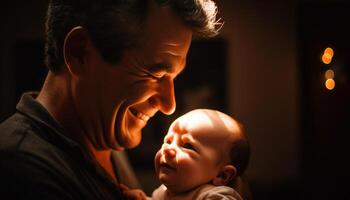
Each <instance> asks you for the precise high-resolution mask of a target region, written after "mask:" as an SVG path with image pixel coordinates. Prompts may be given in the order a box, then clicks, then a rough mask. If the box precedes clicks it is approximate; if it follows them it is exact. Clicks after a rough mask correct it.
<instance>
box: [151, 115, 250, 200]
mask: <svg viewBox="0 0 350 200" xmlns="http://www.w3.org/2000/svg"><path fill="white" fill-rule="evenodd" d="M249 154H250V151H249V145H248V141H247V139H246V137H245V135H244V133H243V132H242V129H241V126H240V125H239V124H238V122H236V121H235V120H234V119H232V118H231V117H230V116H228V115H226V114H224V113H222V112H219V111H216V110H209V109H196V110H193V111H190V112H188V113H186V114H184V115H182V116H181V117H179V118H178V119H176V120H175V121H174V122H173V123H172V124H171V125H170V128H169V130H168V133H167V135H166V136H165V138H164V144H163V146H162V148H161V149H160V150H159V151H158V152H157V154H156V156H155V167H156V173H157V175H158V178H159V180H160V181H161V182H162V183H163V184H164V185H165V186H166V187H167V188H168V190H169V191H170V192H172V193H176V194H177V193H183V192H187V191H190V190H192V189H194V188H196V187H198V186H200V185H203V184H206V183H209V184H213V185H216V186H219V185H227V184H228V183H229V182H230V181H231V180H232V179H233V178H235V177H236V176H238V175H241V174H242V173H243V172H244V170H245V169H246V167H247V165H248V160H249Z"/></svg>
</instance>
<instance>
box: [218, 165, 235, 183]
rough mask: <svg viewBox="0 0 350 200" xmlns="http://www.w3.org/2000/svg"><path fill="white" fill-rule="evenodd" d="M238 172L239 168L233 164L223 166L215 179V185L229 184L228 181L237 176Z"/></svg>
mask: <svg viewBox="0 0 350 200" xmlns="http://www.w3.org/2000/svg"><path fill="white" fill-rule="evenodd" d="M236 173H237V169H236V167H234V166H233V165H225V166H223V167H222V168H221V170H220V171H219V173H218V174H217V175H216V177H215V178H214V179H213V185H215V186H222V185H227V183H228V182H229V181H230V180H232V179H233V178H234V177H235V176H236Z"/></svg>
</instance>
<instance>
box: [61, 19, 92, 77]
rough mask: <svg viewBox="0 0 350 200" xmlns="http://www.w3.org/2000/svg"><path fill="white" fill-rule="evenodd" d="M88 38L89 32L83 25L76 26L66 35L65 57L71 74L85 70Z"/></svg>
mask: <svg viewBox="0 0 350 200" xmlns="http://www.w3.org/2000/svg"><path fill="white" fill-rule="evenodd" d="M88 40H89V36H88V33H87V32H86V30H85V29H84V28H83V27H81V26H77V27H74V28H73V29H72V30H70V31H69V33H68V34H67V35H66V38H65V39H64V44H63V58H64V63H65V65H66V66H67V69H68V70H69V72H70V73H71V74H74V75H78V74H81V73H82V72H83V70H84V64H85V56H86V52H87V51H86V46H87V45H88Z"/></svg>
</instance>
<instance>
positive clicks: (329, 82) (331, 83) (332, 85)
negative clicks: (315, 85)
mask: <svg viewBox="0 0 350 200" xmlns="http://www.w3.org/2000/svg"><path fill="white" fill-rule="evenodd" d="M325 86H326V88H327V89H328V90H333V89H334V88H335V81H334V80H333V79H331V78H330V79H327V80H326V82H325Z"/></svg>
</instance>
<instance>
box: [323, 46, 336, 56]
mask: <svg viewBox="0 0 350 200" xmlns="http://www.w3.org/2000/svg"><path fill="white" fill-rule="evenodd" d="M324 53H325V54H329V55H330V56H331V57H333V55H334V51H333V49H332V48H330V47H327V48H326V49H325V50H324Z"/></svg>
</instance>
